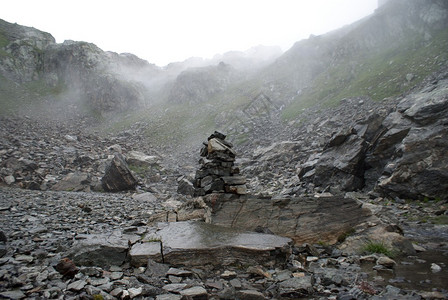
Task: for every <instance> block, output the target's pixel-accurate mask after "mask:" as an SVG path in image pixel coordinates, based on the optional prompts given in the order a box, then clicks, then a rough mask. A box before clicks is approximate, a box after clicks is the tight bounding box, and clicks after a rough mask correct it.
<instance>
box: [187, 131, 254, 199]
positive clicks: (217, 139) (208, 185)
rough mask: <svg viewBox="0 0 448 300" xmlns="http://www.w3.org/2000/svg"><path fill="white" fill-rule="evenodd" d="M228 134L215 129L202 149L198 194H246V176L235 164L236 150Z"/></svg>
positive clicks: (197, 176)
mask: <svg viewBox="0 0 448 300" xmlns="http://www.w3.org/2000/svg"><path fill="white" fill-rule="evenodd" d="M225 138H226V136H225V135H224V134H222V133H220V132H217V131H215V132H214V133H213V134H212V135H211V136H209V137H208V142H207V143H204V145H203V147H202V149H201V153H200V154H201V156H202V157H203V158H201V160H200V161H199V162H200V164H201V167H200V168H199V170H198V171H197V172H196V178H195V182H194V187H195V189H196V195H198V196H202V195H206V194H211V193H215V192H218V193H232V194H239V195H244V194H246V192H247V190H246V178H245V177H244V176H241V175H239V168H236V167H235V166H234V162H235V157H236V152H235V151H234V150H233V149H232V147H233V145H232V144H231V143H229V142H227V141H226V140H225Z"/></svg>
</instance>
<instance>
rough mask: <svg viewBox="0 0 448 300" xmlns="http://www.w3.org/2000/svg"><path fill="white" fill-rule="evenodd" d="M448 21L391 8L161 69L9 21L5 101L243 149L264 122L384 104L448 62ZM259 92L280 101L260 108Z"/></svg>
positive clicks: (1, 65)
mask: <svg viewBox="0 0 448 300" xmlns="http://www.w3.org/2000/svg"><path fill="white" fill-rule="evenodd" d="M447 15H448V14H447V4H446V2H444V1H437V0H433V1H422V0H413V1H404V0H395V1H388V2H387V3H385V4H384V5H382V6H381V7H380V8H378V9H377V10H376V11H375V13H374V14H372V15H370V16H368V17H366V18H363V19H362V20H359V21H357V22H355V23H353V24H351V25H347V26H344V27H343V28H341V29H338V30H334V31H332V32H329V33H328V34H324V35H321V36H311V37H310V38H308V39H305V40H302V41H298V42H297V43H295V44H294V46H293V47H291V49H289V50H288V51H286V52H285V53H283V54H282V53H281V50H280V49H279V48H278V47H263V46H257V47H254V48H251V49H249V50H247V51H245V52H239V51H231V52H227V53H224V54H221V55H216V56H215V57H214V58H212V59H208V60H206V59H202V58H190V59H188V60H186V61H184V62H176V63H171V64H168V65H167V66H165V67H163V68H161V67H158V66H156V65H154V64H150V63H148V62H147V61H145V60H143V59H140V58H138V57H137V56H135V55H133V54H129V53H124V54H117V53H113V52H105V51H102V50H101V49H99V48H98V47H97V46H95V45H94V44H91V43H86V42H75V41H65V42H64V43H61V44H56V43H55V41H54V38H53V37H52V36H51V35H50V34H48V33H44V32H41V31H39V30H37V29H34V28H29V27H24V26H20V25H17V24H10V23H7V22H5V21H1V22H0V47H1V50H0V76H1V77H2V80H1V81H2V83H1V85H0V89H1V90H2V95H1V103H2V106H3V107H4V108H5V109H4V110H3V111H5V112H7V111H17V110H24V109H25V110H26V109H27V108H28V112H27V113H28V114H31V113H32V112H36V111H44V112H45V115H48V107H52V109H56V108H57V107H60V109H59V110H58V114H57V115H58V117H60V116H61V115H64V114H68V115H71V116H73V115H78V116H89V115H90V116H94V119H95V120H97V121H98V120H103V121H108V122H112V123H114V124H115V125H114V127H120V126H127V125H129V124H131V123H132V122H134V121H138V120H149V121H150V124H149V127H148V132H150V135H151V136H152V137H153V138H154V137H157V143H160V144H166V143H167V141H166V138H165V136H166V135H169V134H172V136H171V138H173V139H174V140H176V141H177V142H178V143H182V140H178V138H181V137H186V136H189V135H190V134H193V135H195V136H197V138H199V136H202V135H203V134H206V133H205V132H208V131H209V130H210V129H209V128H213V127H214V128H218V129H222V130H225V131H229V132H231V133H232V135H234V136H235V138H236V139H237V140H239V141H240V142H242V143H244V142H245V141H246V142H247V141H249V140H251V139H252V138H254V137H256V136H257V134H255V130H254V128H255V127H256V126H257V122H258V123H259V122H262V121H261V120H267V121H269V122H276V124H277V125H275V126H274V127H279V128H282V127H284V126H285V124H289V125H291V124H295V123H297V124H300V123H301V122H303V119H304V118H305V119H306V118H307V117H308V116H307V115H306V114H303V112H305V111H306V110H307V109H310V108H313V107H316V106H318V107H323V108H326V107H332V106H335V105H338V103H339V102H340V101H341V100H342V99H345V98H353V97H368V98H370V99H373V100H376V101H381V100H383V99H384V98H387V97H393V96H396V95H399V94H401V93H404V92H406V91H408V90H410V89H411V88H412V87H414V86H417V85H418V84H419V82H421V81H422V80H423V79H424V78H425V76H427V75H429V74H430V73H432V72H434V71H437V70H438V69H439V68H441V66H443V65H444V64H445V63H446V60H447V54H446V51H445V50H444V49H446V48H447V47H446V46H447V36H448V34H447V28H446V24H447V23H448V22H447V20H448V17H447ZM260 93H261V95H264V96H266V97H267V98H266V99H269V101H268V102H266V103H272V104H273V105H270V104H268V105H267V106H266V105H264V104H263V107H262V108H259V107H257V105H258V104H257V103H263V100H262V101H259V99H260V98H258V97H259V95H260ZM40 103H43V105H40ZM266 103H265V104H266ZM67 106H69V107H70V109H67ZM248 108H250V109H248ZM243 111H256V113H252V114H247V113H244V112H243ZM117 113H118V114H117ZM120 115H121V116H122V117H123V116H125V118H122V117H120ZM112 116H114V117H113V119H112ZM266 116H267V119H266V118H265V117H266ZM120 118H121V119H120ZM273 119H275V120H273ZM257 120H258V121H257ZM286 122H287V123H286ZM260 124H261V123H260ZM282 124H283V125H282ZM108 127H110V124H109V125H108ZM275 136H281V135H278V134H276V135H275ZM171 138H170V139H171Z"/></svg>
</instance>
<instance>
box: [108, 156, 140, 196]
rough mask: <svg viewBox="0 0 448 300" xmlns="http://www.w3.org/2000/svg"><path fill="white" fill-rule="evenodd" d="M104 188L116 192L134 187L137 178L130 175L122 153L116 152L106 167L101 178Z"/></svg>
mask: <svg viewBox="0 0 448 300" xmlns="http://www.w3.org/2000/svg"><path fill="white" fill-rule="evenodd" d="M101 183H102V186H103V188H104V190H106V191H110V192H118V191H124V190H132V189H135V186H136V185H137V183H138V182H137V179H135V177H134V175H132V172H131V170H130V169H129V167H128V165H127V163H126V160H125V158H124V157H123V155H121V154H119V153H116V154H115V156H114V158H113V159H112V161H111V162H110V163H109V165H108V166H107V167H106V172H105V174H104V176H103V178H102V179H101Z"/></svg>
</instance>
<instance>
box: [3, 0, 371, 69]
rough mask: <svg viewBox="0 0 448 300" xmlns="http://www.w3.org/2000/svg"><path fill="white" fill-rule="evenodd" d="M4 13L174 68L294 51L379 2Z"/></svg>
mask: <svg viewBox="0 0 448 300" xmlns="http://www.w3.org/2000/svg"><path fill="white" fill-rule="evenodd" d="M2 4H3V5H2V12H1V13H0V18H2V19H5V20H6V21H9V22H13V23H14V22H16V23H18V24H21V25H26V26H32V27H35V28H38V29H41V30H43V31H47V32H50V33H51V34H52V35H53V36H54V37H55V38H56V41H57V42H58V43H62V42H63V41H64V40H75V41H87V42H90V43H94V44H96V45H98V46H99V47H100V48H101V49H103V50H107V51H113V52H118V53H120V52H127V53H133V54H135V55H137V56H139V57H141V58H143V59H145V60H147V61H148V62H150V63H154V64H156V65H158V66H166V65H168V64H169V63H172V62H179V61H184V60H186V59H188V58H190V57H201V58H204V59H212V58H213V57H214V56H215V55H216V54H220V55H222V54H224V53H226V52H228V51H245V50H246V49H250V48H251V47H253V46H256V45H260V44H261V45H266V46H279V47H281V49H282V51H286V50H288V49H289V48H290V47H291V46H292V45H293V44H294V43H295V42H297V41H299V40H301V39H304V38H308V37H309V36H310V35H311V34H313V35H320V34H324V33H326V32H328V31H331V30H333V29H336V28H339V27H342V26H344V25H346V24H350V23H352V22H354V21H356V20H359V19H361V18H362V17H364V16H366V15H369V14H371V13H373V11H374V10H375V9H376V7H377V0H361V1H360V0H332V1H328V0H313V1H302V0H300V1H297V0H280V1H279V0H275V1H274V0H245V1H237V0H226V1H223V0H216V1H209V0H192V1H183V0H182V1H179V0H166V1H139V0H137V1H132V2H126V3H123V2H122V1H118V0H108V1H105V0H98V1H87V0H79V1H74V2H67V1H64V2H59V1H52V0H40V1H34V0H15V1H6V2H5V3H2Z"/></svg>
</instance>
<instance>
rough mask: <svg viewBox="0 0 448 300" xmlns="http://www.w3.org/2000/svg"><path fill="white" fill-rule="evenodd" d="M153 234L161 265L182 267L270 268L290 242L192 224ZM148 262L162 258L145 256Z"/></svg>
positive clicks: (283, 257) (166, 226)
mask: <svg viewBox="0 0 448 300" xmlns="http://www.w3.org/2000/svg"><path fill="white" fill-rule="evenodd" d="M155 235H156V236H157V239H159V240H160V241H161V244H162V251H163V262H164V263H168V264H171V265H183V266H203V265H206V264H208V265H214V266H218V265H219V266H221V265H222V266H225V265H231V264H235V263H240V264H245V265H247V264H262V265H267V266H271V265H274V264H276V263H284V262H285V261H286V258H287V256H288V253H289V251H290V244H291V242H292V240H291V239H289V238H285V237H280V236H276V235H272V234H263V233H256V232H242V231H238V230H235V229H231V228H225V227H222V226H216V225H212V224H207V223H203V222H191V221H187V222H173V223H159V224H158V230H157V231H156V232H155V233H151V236H152V237H154V236H155ZM144 244H145V243H143V244H141V245H139V246H138V247H139V249H144V248H145V247H144ZM150 248H151V247H150ZM151 249H154V248H151ZM131 253H132V251H131ZM132 259H133V258H132V255H131V260H132ZM147 259H153V260H155V261H158V262H161V259H162V255H159V254H155V253H153V254H148V255H147ZM133 261H139V262H143V261H144V259H142V257H141V256H140V257H139V259H138V260H133Z"/></svg>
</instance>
